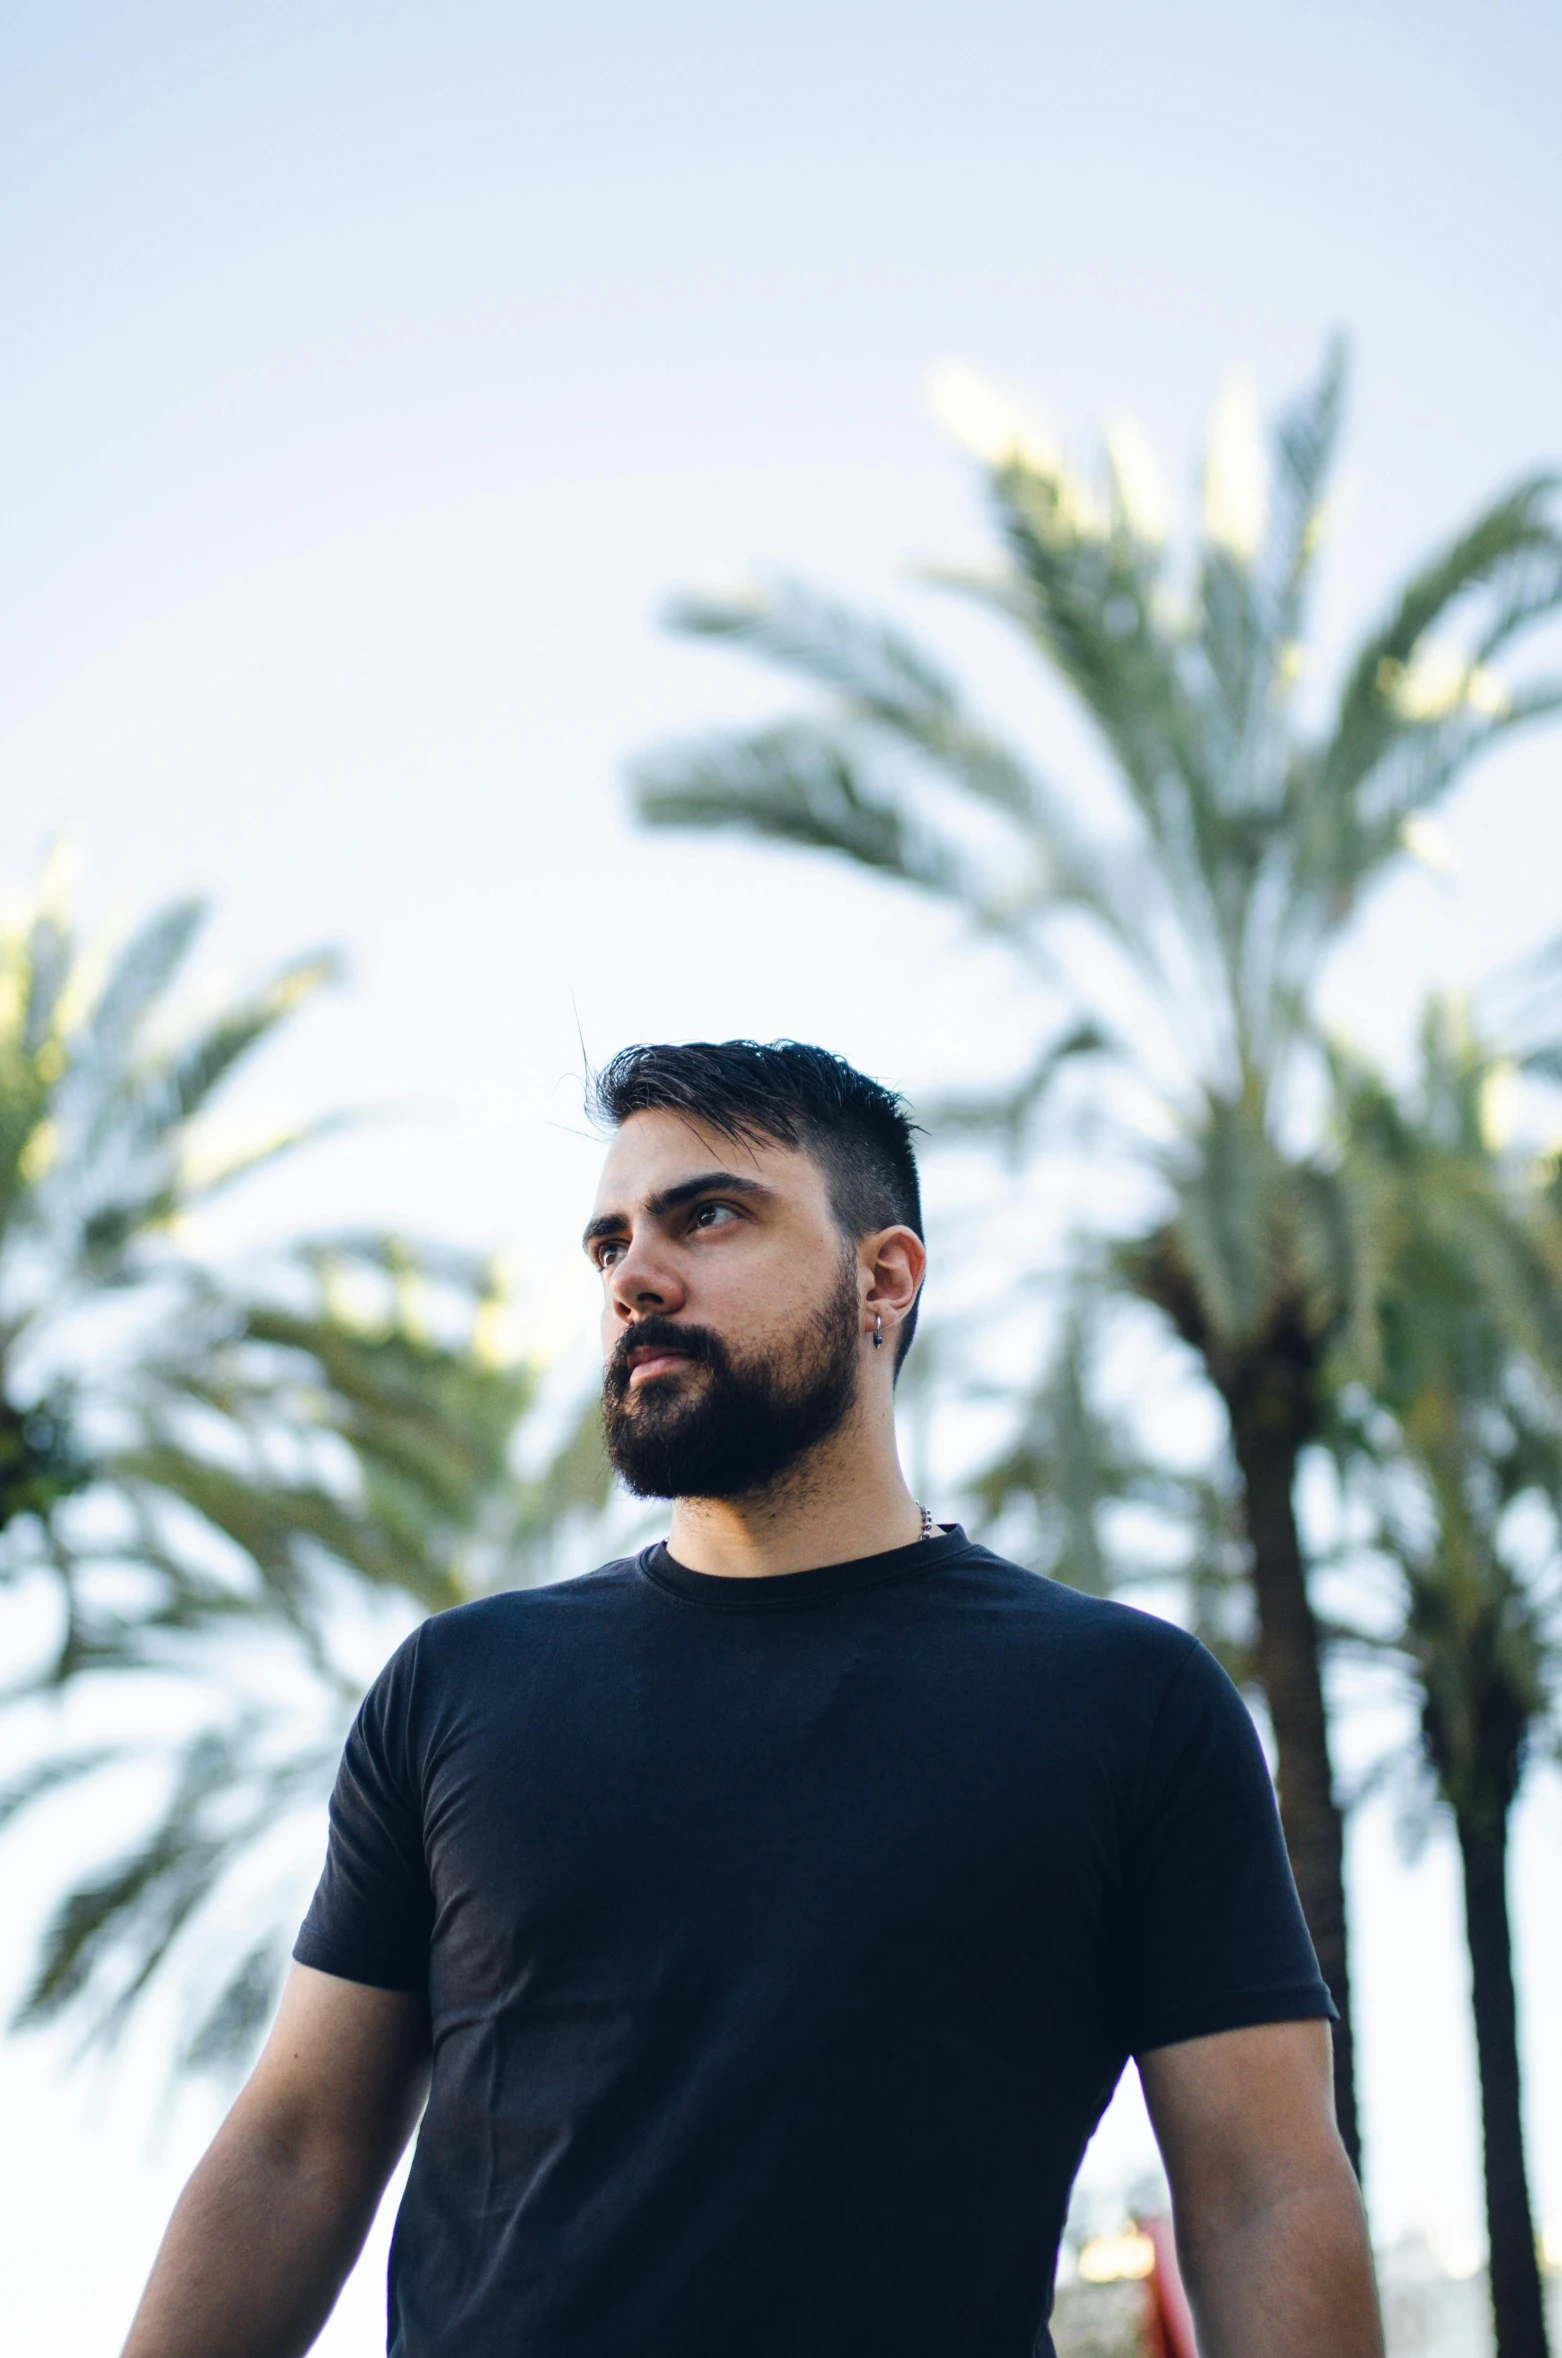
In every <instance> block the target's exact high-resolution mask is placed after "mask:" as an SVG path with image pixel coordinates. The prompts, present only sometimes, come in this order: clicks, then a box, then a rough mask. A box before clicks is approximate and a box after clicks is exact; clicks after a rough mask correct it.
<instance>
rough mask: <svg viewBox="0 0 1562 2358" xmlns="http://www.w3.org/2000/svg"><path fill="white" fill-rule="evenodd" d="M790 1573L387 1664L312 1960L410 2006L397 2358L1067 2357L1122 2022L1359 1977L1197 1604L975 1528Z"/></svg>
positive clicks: (695, 1590)
mask: <svg viewBox="0 0 1562 2358" xmlns="http://www.w3.org/2000/svg"><path fill="white" fill-rule="evenodd" d="M946 1572H949V1573H957V1574H958V1575H959V1577H958V1578H950V1579H945V1578H943V1577H941V1575H942V1574H943V1573H946ZM778 1578H779V1582H780V1583H782V1584H785V1585H777V1584H773V1583H771V1582H768V1581H758V1582H724V1581H719V1580H714V1579H713V1578H712V1577H711V1576H709V1575H702V1574H697V1573H692V1572H690V1571H688V1570H687V1569H686V1568H685V1567H682V1566H679V1565H676V1564H674V1563H673V1562H672V1559H671V1558H669V1557H667V1555H666V1552H665V1550H657V1549H651V1550H648V1551H645V1553H643V1554H642V1555H641V1556H639V1557H631V1558H625V1559H623V1560H621V1561H619V1562H617V1563H613V1564H607V1565H604V1566H603V1567H602V1568H601V1569H600V1570H599V1571H596V1572H593V1573H588V1574H587V1575H586V1576H585V1577H584V1578H582V1579H580V1580H576V1581H569V1582H564V1583H560V1584H559V1585H557V1586H555V1587H552V1588H542V1589H530V1590H524V1591H517V1592H513V1593H511V1594H507V1595H501V1596H495V1597H491V1598H488V1599H485V1600H483V1601H481V1602H479V1603H476V1604H472V1605H465V1606H459V1607H456V1608H455V1609H453V1610H452V1611H449V1612H446V1613H442V1614H439V1615H436V1616H435V1617H433V1618H432V1619H430V1620H429V1621H427V1622H425V1623H424V1624H423V1625H422V1626H421V1627H420V1628H419V1629H418V1630H417V1631H416V1632H415V1633H414V1634H413V1636H412V1637H411V1638H409V1639H408V1640H407V1641H406V1642H405V1644H403V1645H402V1646H401V1647H399V1648H398V1649H397V1651H396V1653H395V1654H394V1655H393V1656H392V1657H391V1660H390V1661H389V1662H388V1663H387V1664H386V1666H385V1669H384V1670H383V1671H382V1672H381V1674H380V1676H379V1678H378V1679H376V1681H375V1683H374V1685H373V1687H372V1688H371V1689H370V1691H369V1694H368V1695H367V1696H366V1697H365V1699H364V1703H363V1706H362V1708H361V1710H360V1711H359V1713H358V1716H357V1718H356V1720H355V1722H354V1725H353V1728H352V1731H351V1733H350V1735H349V1737H348V1740H347V1744H346V1748H345V1750H344V1753H343V1758H342V1767H341V1773H340V1775H339V1777H338V1779H337V1785H336V1791H335V1793H334V1795H333V1798H332V1804H331V1825H330V1839H329V1843H328V1847H327V1854H326V1861H325V1868H324V1872H323V1874H322V1876H321V1880H320V1885H319V1888H318V1890H317V1892H316V1894H315V1898H314V1901H313V1903H312V1905H311V1907H310V1910H309V1914H308V1916H307V1918H306V1919H305V1922H304V1925H303V1927H302V1929H301V1931H300V1933H299V1937H298V1942H297V1946H296V1948H295V1951H294V1953H295V1955H296V1956H297V1957H298V1958H299V1959H300V1961H301V1962H302V1963H304V1964H306V1965H313V1966H316V1967H318V1968H319V1969H320V1970H322V1971H324V1972H327V1973H336V1974H339V1975H342V1976H343V1977H345V1978H346V1979H348V1980H355V1981H363V1982H368V1983H371V1984H375V1985H377V1986H380V1987H388V1988H416V1989H419V1990H422V1991H425V1992H426V1994H427V2001H428V2008H429V2018H430V2027H431V2031H432V2035H433V2056H434V2061H433V2072H432V2080H431V2086H430V2092H429V2100H428V2106H427V2109H426V2112H425V2114H424V2118H423V2123H422V2126H421V2129H420V2131H419V2135H418V2141H417V2147H416V2151H415V2153H414V2157H413V2163H412V2168H411V2172H410V2174H409V2177H408V2180H407V2185H406V2191H405V2193H404V2195H403V2198H402V2203H401V2209H400V2213H399V2215H398V2220H397V2226H396V2233H395V2237H394V2240H393V2244H392V2251H391V2269H390V2348H391V2351H392V2352H393V2354H394V2358H514V2352H515V2351H516V2350H518V2349H524V2350H525V2351H526V2353H527V2358H623V2353H624V2352H625V2351H629V2350H634V2351H638V2352H643V2353H644V2354H645V2358H732V2354H733V2353H734V2352H741V2353H742V2354H743V2358H799V2354H800V2353H803V2352H806V2353H807V2358H952V2354H953V2353H955V2352H958V2351H968V2352H971V2353H972V2354H973V2358H1033V2354H1034V2358H1048V2354H1049V2353H1050V2351H1051V2343H1050V2340H1049V2337H1048V2332H1047V2324H1046V2319H1047V2315H1048V2310H1049V2305H1050V2297H1051V2285H1052V2279H1053V2273H1054V2270H1055V2266H1056V2260H1057V2250H1058V2243H1059V2238H1060V2236H1061V2233H1062V2228H1063V2222H1064V2218H1065V2216H1066V2213H1067V2208H1068V2200H1069V2191H1070V2187H1071V2184H1072V2181H1073V2177H1074V2173H1075V2171H1076V2169H1077V2167H1078V2163H1079V2158H1080V2156H1081V2154H1082V2152H1083V2150H1084V2148H1085V2145H1086V2143H1087V2142H1088V2140H1089V2137H1090V2135H1091V2133H1092V2131H1093V2130H1094V2128H1095V2125H1096V2122H1097V2120H1098V2119H1099V2117H1100V2114H1101V2111H1102V2110H1103V2108H1104V2107H1105V2105H1106V2103H1107V2101H1108V2099H1109V2097H1110V2095H1111V2091H1112V2089H1113V2087H1114V2085H1115V2084H1116V2081H1117V2079H1118V2077H1119V2075H1120V2074H1121V2072H1122V2070H1123V2067H1124V2064H1125V2062H1126V2060H1127V2058H1128V2056H1129V2054H1130V2053H1131V2052H1133V2051H1135V2049H1136V2048H1148V2047H1149V2046H1152V2045H1157V2044H1167V2043H1170V2042H1171V2041H1172V2040H1175V2039H1180V2038H1189V2037H1201V2036H1205V2035H1209V2034H1210V2033H1212V2032H1218V2031H1222V2030H1235V2029H1240V2028H1245V2027H1248V2026H1250V2025H1252V2024H1254V2023H1261V2022H1266V2021H1285V2020H1292V2019H1297V2018H1301V2017H1322V2016H1327V2014H1328V2013H1329V2012H1330V2006H1329V1999H1328V1995H1327V1992H1326V1991H1325V1990H1324V1988H1323V1985H1322V1982H1321V1981H1320V1980H1319V1978H1318V1973H1317V1967H1316V1962H1315V1960H1314V1958H1313V1955H1312V1950H1311V1946H1310V1944H1309V1942H1308V1939H1307V1934H1306V1929H1305V1927H1304V1925H1303V1923H1302V1918H1301V1912H1300V1909H1299V1908H1298V1906H1297V1902H1296V1895H1295V1890H1294V1887H1293V1885H1292V1882H1291V1878H1290V1871H1289V1868H1288V1866H1287V1863H1286V1858H1285V1851H1284V1846H1283V1843H1282V1841H1281V1837H1280V1830H1279V1822H1278V1818H1277V1815H1276V1811H1275V1806H1274V1797H1273V1792H1272V1788H1271V1786H1270V1782H1269V1775H1268V1770H1267V1767H1266V1765H1265V1762H1264V1758H1263V1754H1262V1751H1261V1749H1260V1747H1259V1744H1258V1740H1257V1736H1256V1733H1255V1731H1254V1728H1253V1724H1252V1721H1251V1718H1250V1716H1249V1714H1248V1712H1247V1710H1246V1707H1245V1706H1244V1705H1243V1703H1242V1701H1241V1699H1240V1697H1239V1696H1238V1695H1237V1693H1236V1690H1235V1689H1234V1688H1233V1687H1232V1685H1231V1683H1230V1681H1229V1680H1228V1679H1227V1678H1226V1675H1225V1673H1224V1672H1223V1671H1222V1670H1221V1669H1220V1668H1219V1666H1218V1664H1216V1663H1215V1662H1214V1661H1213V1659H1212V1658H1211V1657H1210V1655H1209V1654H1208V1653H1206V1652H1205V1650H1204V1649H1203V1647H1201V1646H1200V1645H1199V1644H1198V1643H1197V1641H1196V1640H1195V1639H1193V1638H1192V1637H1190V1636H1189V1635H1188V1634H1187V1633H1186V1632H1185V1631H1182V1630H1178V1629H1176V1628H1174V1627H1172V1626H1171V1625H1170V1624H1169V1623H1166V1622H1163V1621H1159V1620H1157V1619H1155V1618H1154V1617H1153V1616H1151V1615H1148V1614H1145V1613H1140V1612H1137V1611H1134V1610H1133V1609H1131V1608H1129V1607H1127V1606H1122V1605H1117V1604H1114V1603H1110V1602H1104V1601H1102V1600H1101V1599H1099V1598H1093V1597H1086V1596H1082V1595H1080V1594H1078V1593H1077V1592H1075V1591H1073V1590H1070V1589H1066V1588H1062V1587H1059V1586H1057V1585H1056V1584H1055V1583H1053V1582H1050V1581H1047V1580H1043V1579H1040V1578H1038V1577H1037V1576H1036V1575H1035V1574H1033V1573H1030V1572H1027V1571H1025V1570H1023V1569H1022V1568H1021V1567H1020V1566H1018V1565H1014V1564H1010V1563H1006V1562H1005V1561H1004V1559H1003V1558H1001V1557H999V1556H995V1555H994V1554H993V1553H992V1552H991V1551H990V1550H989V1549H987V1548H984V1547H982V1546H980V1545H979V1544H977V1543H975V1542H973V1541H971V1540H969V1539H968V1538H967V1537H966V1535H965V1533H964V1532H962V1531H960V1530H959V1529H958V1527H955V1528H954V1529H953V1530H948V1531H945V1532H943V1533H941V1534H940V1535H938V1536H937V1537H936V1538H934V1539H932V1540H930V1541H926V1542H918V1543H917V1544H915V1545H914V1546H912V1547H910V1548H901V1549H894V1550H889V1551H887V1552H886V1553H885V1555H883V1556H881V1557H868V1558H863V1559H859V1560H857V1561H856V1562H853V1563H847V1564H843V1565H834V1566H824V1567H820V1568H819V1569H817V1570H815V1571H808V1572H802V1573H788V1574H782V1575H780V1576H778ZM793 1583H795V1584H797V1585H795V1586H794V1585H791V1584H793ZM680 1604H693V1605H695V1606H697V1607H699V1608H700V1609H699V1610H697V1611H694V1612H680V1611H678V1610H676V1607H677V1606H678V1605H680Z"/></svg>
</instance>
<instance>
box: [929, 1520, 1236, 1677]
mask: <svg viewBox="0 0 1562 2358" xmlns="http://www.w3.org/2000/svg"><path fill="white" fill-rule="evenodd" d="M950 1579H951V1584H952V1588H953V1592H954V1594H955V1595H956V1596H957V1597H958V1598H959V1601H960V1602H961V1603H962V1604H968V1605H971V1606H974V1607H976V1608H977V1609H978V1610H985V1611H986V1612H987V1613H988V1614H989V1615H991V1616H992V1617H993V1618H994V1619H995V1620H997V1621H1000V1622H1001V1623H1003V1624H1006V1625H1007V1627H1008V1629H1009V1631H1010V1633H1011V1634H1012V1635H1013V1636H1014V1637H1015V1638H1016V1639H1017V1640H1019V1641H1020V1642H1022V1643H1023V1642H1025V1641H1026V1640H1029V1641H1030V1642H1031V1643H1033V1644H1036V1645H1038V1646H1045V1647H1046V1648H1047V1649H1048V1651H1049V1652H1050V1653H1051V1654H1053V1655H1054V1656H1056V1655H1057V1653H1058V1652H1059V1651H1060V1650H1061V1651H1062V1652H1063V1653H1064V1654H1066V1656H1067V1657H1068V1658H1069V1659H1071V1660H1073V1661H1076V1662H1078V1663H1080V1664H1084V1663H1086V1662H1089V1663H1092V1664H1099V1665H1101V1666H1102V1667H1104V1668H1109V1669H1111V1668H1115V1669H1117V1670H1120V1671H1128V1670H1133V1671H1136V1672H1142V1673H1146V1674H1150V1675H1158V1676H1159V1677H1161V1678H1163V1679H1165V1680H1167V1681H1168V1682H1169V1681H1170V1680H1172V1679H1174V1678H1175V1677H1176V1676H1177V1674H1178V1673H1179V1672H1180V1671H1182V1670H1183V1669H1185V1668H1186V1667H1187V1666H1188V1665H1189V1664H1190V1662H1193V1661H1194V1660H1196V1659H1202V1660H1203V1661H1204V1662H1207V1663H1208V1664H1209V1667H1210V1668H1211V1669H1212V1670H1214V1669H1216V1665H1215V1663H1214V1661H1213V1658H1212V1657H1211V1656H1209V1655H1208V1654H1206V1653H1205V1649H1204V1648H1203V1647H1202V1646H1201V1645H1200V1644H1199V1641H1198V1639H1197V1638H1195V1637H1193V1636H1191V1635H1190V1633H1189V1632H1188V1631H1187V1630H1185V1629H1181V1628H1179V1627H1178V1625H1177V1623H1176V1622H1174V1621H1167V1620H1165V1619H1163V1618H1162V1616H1161V1615H1160V1614H1158V1613H1146V1612H1144V1611H1142V1610H1141V1609H1140V1608H1139V1607H1138V1606H1137V1605H1123V1604H1119V1603H1118V1602H1117V1601H1116V1600H1115V1599H1114V1598H1111V1597H1096V1596H1090V1595H1087V1594H1086V1592H1085V1591H1084V1590H1083V1589H1077V1588H1066V1587H1065V1586H1064V1585H1063V1583H1062V1582H1061V1581H1058V1580H1049V1579H1048V1578H1047V1577H1046V1576H1045V1574H1043V1573H1038V1572H1030V1571H1027V1570H1026V1568H1025V1566H1024V1565H1023V1564H1013V1563H1010V1562H1009V1560H1008V1558H1007V1557H1005V1556H998V1555H994V1553H993V1552H992V1550H991V1549H990V1548H985V1547H981V1546H979V1545H972V1546H971V1547H970V1549H969V1550H968V1551H967V1553H966V1555H964V1556H963V1557H962V1558H961V1559H960V1560H959V1561H958V1562H957V1563H955V1564H952V1565H951V1566H950ZM1217 1675H1219V1674H1218V1673H1217Z"/></svg>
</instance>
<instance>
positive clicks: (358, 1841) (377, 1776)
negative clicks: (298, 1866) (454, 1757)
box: [293, 1635, 434, 1990]
mask: <svg viewBox="0 0 1562 2358" xmlns="http://www.w3.org/2000/svg"><path fill="white" fill-rule="evenodd" d="M417 1654H418V1640H417V1635H414V1636H413V1637H411V1638H409V1639H408V1641H407V1642H406V1644H405V1645H403V1646H402V1647H400V1648H399V1649H398V1651H397V1652H396V1653H395V1654H393V1655H392V1657H391V1659H390V1661H389V1662H388V1663H387V1664H386V1666H385V1668H384V1670H383V1671H382V1672H381V1673H380V1675H379V1677H378V1678H377V1679H376V1680H375V1682H374V1685H373V1686H372V1687H371V1688H370V1689H369V1692H368V1694H367V1695H366V1696H365V1697H364V1700H363V1703H362V1706H361V1707H360V1709H359V1712H358V1716H357V1718H356V1719H355V1720H354V1722H353V1725H352V1730H351V1733H350V1734H349V1736H348V1738H347V1744H346V1748H345V1750H344V1752H343V1754H342V1762H341V1767H340V1768H339V1769H338V1771H337V1777H336V1786H335V1790H334V1791H333V1793H332V1795H331V1820H330V1835H329V1838H328V1841H327V1844H326V1857H325V1870H324V1872H323V1874H322V1875H321V1877H320V1881H319V1884H318V1886H317V1887H316V1890H315V1896H314V1898H313V1900H312V1901H311V1902H310V1906H309V1913H308V1915H307V1916H306V1917H305V1918H304V1922H303V1926H302V1929H301V1930H300V1932H299V1935H298V1939H297V1940H296V1941H295V1943H294V1944H293V1955H294V1956H295V1957H296V1958H297V1960H298V1962H299V1964H300V1965H312V1966H313V1967H314V1968H315V1969H316V1971H318V1972H320V1973H333V1974H336V1975H337V1976H338V1977H339V1978H340V1979H341V1980H343V1981H361V1982H368V1983H370V1984H371V1985H372V1986H373V1987H375V1988H377V1989H388V1990H426V1989H427V1987H428V1952H429V1935H430V1932H431V1929H432V1926H433V1920H434V1903H433V1893H432V1891H431V1889H430V1885H429V1878H428V1869H427V1865H426V1863H425V1858H424V1848H423V1812H422V1804H421V1798H420V1794H419V1790H418V1787H419V1780H418V1778H417V1776H416V1774H415V1769H414V1743H413V1730H412V1705H413V1688H414V1684H415V1680H416V1672H417Z"/></svg>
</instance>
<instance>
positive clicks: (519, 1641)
mask: <svg viewBox="0 0 1562 2358" xmlns="http://www.w3.org/2000/svg"><path fill="white" fill-rule="evenodd" d="M636 1563H637V1559H636V1558H635V1557H633V1556H624V1557H621V1558H619V1559H617V1560H616V1561H615V1562H613V1563H610V1564H602V1565H599V1566H598V1568H597V1569H596V1571H594V1572H585V1573H582V1574H580V1575H579V1576H578V1577H577V1578H575V1579H572V1580H556V1581H550V1582H548V1583H547V1585H546V1586H544V1587H540V1588H507V1589H499V1590H497V1591H496V1592H495V1593H494V1594H493V1595H492V1596H486V1597H474V1598H473V1599H472V1601H471V1602H470V1603H469V1604H465V1605H450V1606H447V1607H446V1609H445V1611H444V1612H442V1613H432V1614H430V1616H429V1618H428V1619H427V1620H426V1621H424V1622H420V1624H419V1625H418V1627H417V1628H416V1629H415V1630H414V1631H413V1633H412V1635H411V1637H410V1638H408V1639H407V1640H406V1642H405V1644H404V1645H403V1646H402V1647H401V1648H400V1650H399V1654H398V1655H393V1656H392V1657H391V1663H390V1664H388V1665H387V1668H388V1669H389V1668H391V1667H392V1666H393V1665H394V1664H395V1663H396V1662H397V1660H398V1659H399V1658H400V1655H406V1656H408V1657H409V1662H408V1667H409V1670H411V1671H413V1672H414V1673H415V1675H417V1676H419V1677H423V1678H428V1677H436V1676H438V1675H439V1673H440V1672H441V1671H442V1670H443V1669H444V1668H445V1667H447V1666H453V1665H455V1664H458V1663H467V1662H470V1661H472V1660H474V1659H481V1658H483V1657H484V1656H485V1655H490V1654H492V1653H493V1652H494V1651H495V1650H500V1651H508V1650H509V1649H510V1648H511V1647H512V1646H515V1645H521V1646H535V1645H538V1644H544V1643H549V1642H553V1641H556V1640H557V1639H559V1638H563V1637H567V1636H569V1635H570V1634H578V1635H579V1636H580V1637H582V1638H586V1637H587V1636H588V1633H589V1632H590V1631H591V1630H592V1629H594V1628H599V1627H601V1626H602V1624H603V1623H604V1622H605V1621H609V1620H611V1619H613V1618H614V1617H615V1616H616V1615H617V1614H618V1613H620V1612H622V1611H623V1610H624V1609H626V1608H631V1607H632V1605H633V1602H634V1599H635V1597H636V1596H637V1594H638V1593H639V1590H640V1587H641V1582H640V1579H639V1574H638V1571H637V1569H636Z"/></svg>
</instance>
